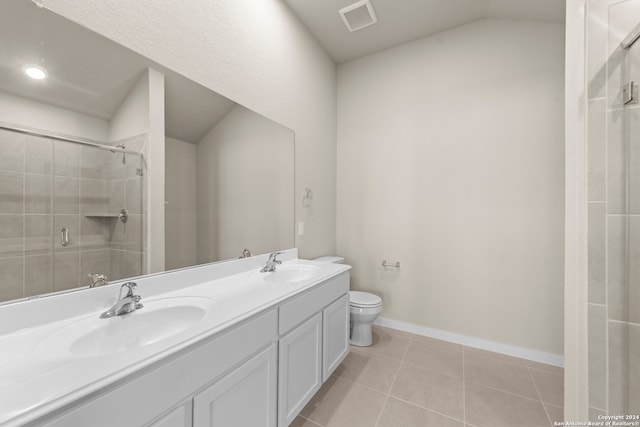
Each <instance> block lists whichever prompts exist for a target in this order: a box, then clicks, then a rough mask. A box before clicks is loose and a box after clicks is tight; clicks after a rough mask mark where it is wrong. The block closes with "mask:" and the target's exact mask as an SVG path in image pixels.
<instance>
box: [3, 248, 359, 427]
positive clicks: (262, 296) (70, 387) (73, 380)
mask: <svg viewBox="0 0 640 427" xmlns="http://www.w3.org/2000/svg"><path fill="white" fill-rule="evenodd" d="M294 256H295V257H297V251H296V250H295V249H294V250H289V251H286V252H285V254H284V255H283V259H286V260H287V261H285V262H284V263H283V265H285V266H286V265H292V264H300V265H304V264H306V265H313V266H316V267H319V268H320V271H319V273H318V274H317V275H315V276H314V277H313V278H311V279H308V280H305V281H302V282H298V283H295V284H287V285H285V286H274V285H270V284H268V283H265V282H264V281H263V280H261V279H260V276H259V275H257V274H255V272H256V271H257V270H258V268H259V266H261V265H263V264H264V259H263V258H264V256H258V257H252V258H248V259H246V260H233V261H229V262H222V263H216V264H210V265H207V266H201V267H193V268H189V269H184V270H180V271H174V272H170V273H166V274H160V275H155V276H150V277H144V278H138V279H135V282H136V283H138V292H137V293H138V294H139V295H141V296H142V303H144V302H145V301H147V302H150V301H153V300H157V299H160V298H171V297H185V296H186V297H204V298H210V299H211V300H213V304H212V305H211V306H210V307H211V308H210V309H209V310H208V311H207V314H206V315H205V317H204V318H203V319H202V320H201V321H199V322H198V323H196V324H195V325H193V326H192V327H190V328H189V329H187V330H185V331H183V332H181V333H178V334H176V335H174V336H171V337H170V338H167V339H165V340H162V341H159V342H156V343H153V344H149V345H146V346H143V347H139V348H136V349H135V350H128V351H125V352H120V353H115V354H111V355H108V356H97V357H80V358H79V357H75V356H69V357H66V356H65V355H61V354H58V353H56V354H40V353H39V352H37V351H35V349H36V348H37V346H38V343H40V342H41V341H42V340H43V339H45V337H47V336H49V335H50V334H51V333H53V332H54V331H57V330H59V329H60V328H62V327H64V326H66V325H69V324H71V323H74V322H77V321H79V320H82V319H85V318H88V317H95V318H96V319H97V318H98V316H99V315H100V313H102V312H103V311H105V310H106V309H108V308H109V307H110V306H111V305H112V303H113V300H114V299H115V297H116V296H117V293H118V291H119V287H120V283H116V284H113V285H109V286H107V287H104V288H95V289H90V290H87V289H85V290H83V291H79V292H72V293H68V294H64V295H56V296H53V297H48V298H41V299H38V300H34V301H25V302H20V303H16V304H8V305H4V306H0V325H2V326H1V327H2V329H0V425H1V426H19V425H23V424H25V423H27V422H30V421H33V420H35V419H37V418H39V417H41V416H43V415H45V414H47V413H49V412H51V411H53V410H56V409H58V408H61V407H63V406H65V405H67V404H69V403H71V402H73V401H75V400H76V399H78V398H81V397H83V396H86V395H88V394H89V393H92V392H95V391H96V390H99V389H101V388H103V387H105V386H107V385H109V384H112V383H114V382H116V381H118V380H120V379H123V378H126V377H127V376H130V375H131V374H133V373H135V372H137V371H138V370H140V369H142V368H145V367H146V366H149V365H150V364H152V363H154V362H157V361H159V360H161V359H163V358H165V357H167V356H169V355H171V354H174V353H176V352H178V351H180V350H182V349H184V348H186V347H188V346H189V345H191V344H193V343H195V342H197V341H200V340H202V339H204V338H207V337H210V336H213V335H215V334H218V333H220V332H222V331H224V330H226V329H227V328H229V327H230V326H233V325H235V324H237V323H239V322H241V321H243V320H245V319H247V318H249V317H251V316H253V315H254V314H257V313H259V312H261V311H264V310H266V309H268V308H271V307H276V306H277V305H278V304H279V303H281V302H282V301H284V300H286V299H288V298H290V297H292V296H294V295H297V294H299V293H301V292H304V291H305V290H307V289H310V288H312V287H314V286H316V285H318V284H319V283H321V282H323V281H325V280H327V279H329V278H331V277H333V276H337V275H339V274H340V273H343V272H345V271H347V270H348V269H349V268H350V267H349V266H348V265H341V264H327V263H320V262H314V261H306V260H300V259H297V258H293V257H294ZM252 273H253V274H252ZM221 276H222V277H221ZM209 278H211V279H209ZM132 314H135V313H132ZM34 319H35V320H34ZM99 320H103V319H98V321H99ZM6 322H12V325H7V323H6ZM11 327H13V329H10V328H11ZM61 353H63V352H61Z"/></svg>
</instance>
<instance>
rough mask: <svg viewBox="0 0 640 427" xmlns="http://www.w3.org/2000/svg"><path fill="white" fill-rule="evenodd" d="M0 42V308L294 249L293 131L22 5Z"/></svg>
mask: <svg viewBox="0 0 640 427" xmlns="http://www.w3.org/2000/svg"><path fill="white" fill-rule="evenodd" d="M0 40H2V44H1V45H0V304H2V303H6V302H8V301H13V300H19V299H22V298H29V297H33V296H36V295H43V294H49V293H53V292H59V291H67V290H70V289H86V287H87V286H88V285H89V284H90V283H91V282H92V281H95V280H96V278H97V276H94V277H90V274H91V273H95V274H100V275H104V276H107V277H108V278H109V279H110V280H112V281H115V280H120V279H123V278H127V277H134V276H140V275H144V274H148V273H150V272H157V271H161V270H171V269H176V268H182V267H188V266H193V265H197V264H203V263H209V262H215V261H220V260H224V259H230V258H238V257H241V256H242V255H243V252H244V250H245V249H247V250H249V251H250V252H251V253H252V254H254V255H256V254H260V253H266V252H271V251H274V250H277V249H283V248H289V247H293V246H294V245H295V241H294V201H293V199H294V134H293V131H291V130H290V129H287V128H285V127H284V126H282V125H280V124H278V123H275V122H273V121H271V120H269V119H267V118H265V117H263V116H261V115H259V114H257V113H255V112H253V111H251V110H249V109H247V108H245V107H243V106H241V105H239V104H237V103H235V102H233V101H232V100H230V99H228V98H225V97H223V96H221V95H219V94H217V93H215V92H212V91H211V90H209V89H207V88H205V87H203V86H201V85H198V84H197V83H195V82H193V81H191V80H189V79H187V78H185V77H183V76H181V75H179V74H177V73H175V72H173V71H171V70H169V69H166V68H164V67H163V66H161V65H160V64H157V63H154V62H153V61H150V60H149V59H147V58H144V57H142V56H140V55H138V54H136V53H134V52H132V51H130V50H129V49H127V48H124V47H122V46H120V45H118V44H116V43H114V42H112V41H111V40H108V39H106V38H104V37H102V36H99V35H97V34H95V33H93V32H91V31H89V30H87V29H85V28H83V27H81V26H79V25H77V24H75V23H73V22H71V21H68V20H67V19H65V18H62V17H60V16H58V15H56V14H54V13H52V12H50V11H48V10H46V9H43V8H39V7H38V6H36V5H35V4H34V3H32V2H29V1H25V0H3V1H2V4H1V5H0ZM30 67H31V68H32V69H31V70H28V68H30ZM27 72H29V73H31V74H32V77H29V76H27ZM33 77H35V78H33ZM42 77H44V78H42ZM162 100H164V102H162ZM158 129H160V131H158ZM158 150H160V151H162V152H164V158H165V162H164V167H159V166H157V162H156V163H154V160H153V159H154V155H153V153H154V152H155V153H157V152H158ZM156 155H157V154H156ZM158 183H163V185H162V186H159V185H158ZM160 187H164V208H162V207H161V208H160V209H162V213H163V214H164V222H160V224H159V222H158V221H157V218H160V217H161V216H162V215H160V216H157V215H158V209H157V208H154V207H153V206H152V204H151V202H150V201H151V200H153V197H154V191H157V188H160ZM160 197H162V195H160ZM158 235H164V239H159V241H162V240H164V242H165V243H164V245H163V246H162V245H158V244H156V243H155V242H156V241H157V240H156V239H154V238H155V237H157V236H158ZM160 254H161V255H162V256H158V255H160ZM154 259H160V260H161V261H160V262H159V263H158V262H155V264H154ZM158 265H160V266H163V267H158ZM154 266H155V267H154Z"/></svg>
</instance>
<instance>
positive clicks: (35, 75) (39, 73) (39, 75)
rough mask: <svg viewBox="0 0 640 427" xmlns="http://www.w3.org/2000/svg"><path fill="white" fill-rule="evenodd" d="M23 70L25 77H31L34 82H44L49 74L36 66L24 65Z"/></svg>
mask: <svg viewBox="0 0 640 427" xmlns="http://www.w3.org/2000/svg"><path fill="white" fill-rule="evenodd" d="M23 70H24V73H25V74H26V75H27V76H29V77H31V78H32V79H34V80H44V79H46V78H47V76H48V75H49V73H47V70H45V69H44V68H42V67H40V66H38V65H25V66H24V68H23Z"/></svg>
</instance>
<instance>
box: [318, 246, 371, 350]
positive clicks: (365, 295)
mask: <svg viewBox="0 0 640 427" xmlns="http://www.w3.org/2000/svg"><path fill="white" fill-rule="evenodd" d="M314 261H321V262H334V263H336V264H342V263H344V258H342V257H339V256H322V257H319V258H315V259H314ZM381 311H382V298H380V297H379V296H378V295H375V294H371V293H369V292H358V291H349V312H350V313H351V317H350V320H351V322H350V323H351V334H350V337H351V339H350V341H351V344H352V345H356V346H359V347H366V346H369V345H371V343H372V342H373V335H372V331H371V329H372V327H373V321H374V320H376V319H377V318H378V316H379V315H380V312H381Z"/></svg>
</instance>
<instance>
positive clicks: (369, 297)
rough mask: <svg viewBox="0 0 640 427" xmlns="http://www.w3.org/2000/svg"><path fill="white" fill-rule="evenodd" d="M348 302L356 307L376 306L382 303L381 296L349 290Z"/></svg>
mask: <svg viewBox="0 0 640 427" xmlns="http://www.w3.org/2000/svg"><path fill="white" fill-rule="evenodd" d="M349 304H350V305H352V306H356V307H376V306H379V305H380V304H382V298H380V297H379V296H378V295H375V294H370V293H369V292H358V291H349Z"/></svg>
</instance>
